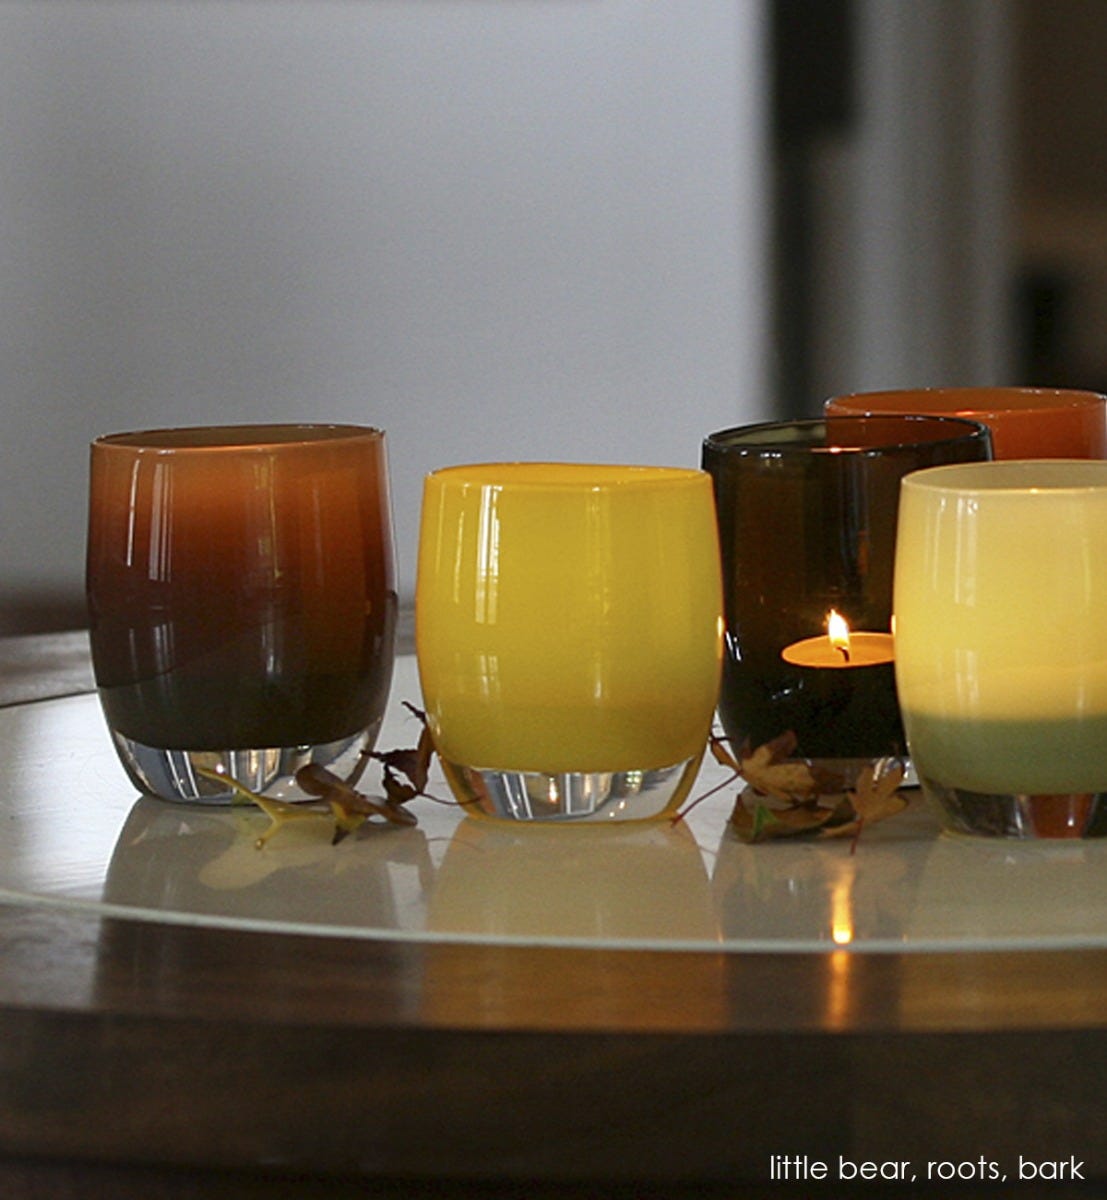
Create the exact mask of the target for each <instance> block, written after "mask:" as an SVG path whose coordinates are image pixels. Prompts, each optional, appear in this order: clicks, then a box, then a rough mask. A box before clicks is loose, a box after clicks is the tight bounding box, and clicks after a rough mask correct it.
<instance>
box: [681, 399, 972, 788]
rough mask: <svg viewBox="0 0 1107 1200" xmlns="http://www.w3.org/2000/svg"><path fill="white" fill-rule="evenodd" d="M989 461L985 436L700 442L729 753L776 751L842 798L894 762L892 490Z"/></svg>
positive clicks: (748, 437) (960, 431)
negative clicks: (707, 485)
mask: <svg viewBox="0 0 1107 1200" xmlns="http://www.w3.org/2000/svg"><path fill="white" fill-rule="evenodd" d="M991 456H992V449H991V438H990V435H989V432H988V430H987V429H986V427H984V426H983V425H980V424H978V423H975V422H971V421H966V420H961V419H957V418H942V417H914V416H892V417H841V418H826V419H821V420H809V421H788V422H775V423H765V424H758V425H747V426H742V427H739V428H735V429H727V430H723V431H720V432H718V433H713V434H711V435H710V436H709V437H708V438H707V439H706V440H705V442H704V444H703V466H704V468H705V469H706V470H707V471H708V472H710V474H711V476H712V479H713V480H714V487H715V501H716V510H717V516H718V522H719V533H720V550H721V553H722V561H723V591H724V608H725V618H726V639H725V651H724V658H723V681H722V689H721V694H720V699H719V709H718V713H719V719H720V721H721V723H722V726H723V730H724V732H725V734H726V736H727V739H728V740H729V742H730V743H731V746H732V748H733V749H734V750H735V751H736V752H739V751H745V752H752V751H754V750H756V749H757V748H758V747H761V746H766V745H768V744H769V743H774V742H776V741H777V739H781V740H782V741H784V740H789V741H791V742H793V743H794V744H793V745H792V747H791V750H792V756H793V757H796V758H802V759H804V760H806V761H808V762H809V763H812V764H814V765H816V766H818V767H819V768H821V769H822V770H823V771H825V772H826V773H827V775H828V776H831V775H832V776H834V777H835V778H837V779H840V780H844V781H845V782H846V784H847V785H849V784H851V783H852V781H853V779H854V778H855V777H856V775H857V773H858V772H859V770H861V769H862V768H863V767H865V766H868V765H872V764H874V763H877V762H879V761H880V760H883V759H889V758H900V759H904V760H906V755H907V744H906V739H905V737H904V732H903V724H902V721H901V719H900V713H899V706H898V704H897V701H896V687H895V667H894V640H893V631H892V627H891V617H892V573H893V564H894V555H895V535H896V520H897V514H898V505H899V486H900V480H901V479H902V478H903V476H904V475H906V474H907V473H908V472H910V471H914V470H917V469H919V468H921V467H925V466H937V465H940V464H943V463H949V462H971V461H980V460H985V459H989V458H991Z"/></svg>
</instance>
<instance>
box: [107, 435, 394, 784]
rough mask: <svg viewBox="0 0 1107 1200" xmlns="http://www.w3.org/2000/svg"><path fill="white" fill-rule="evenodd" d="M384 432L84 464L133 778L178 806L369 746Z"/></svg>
mask: <svg viewBox="0 0 1107 1200" xmlns="http://www.w3.org/2000/svg"><path fill="white" fill-rule="evenodd" d="M394 571H395V568H394V556H393V544H392V523H391V516H390V508H389V493H388V477H387V461H386V452H385V440H384V435H383V433H381V432H380V431H379V430H375V429H369V428H362V427H359V426H343V425H246V426H230V427H203V428H185V429H167V430H154V431H147V432H138V433H126V434H117V435H112V436H108V437H103V438H99V439H97V440H96V441H95V442H93V444H92V449H91V476H90V500H89V529H88V557H87V592H88V606H89V620H90V636H91V645H92V656H93V666H94V670H95V675H96V682H97V687H98V690H99V693H100V698H101V702H102V705H103V709H104V714H105V717H106V719H107V724H108V727H109V729H110V731H111V734H112V737H113V739H114V741H115V744H116V748H117V750H118V752H119V754H120V758H121V760H122V762H123V765H124V767H125V768H126V770H127V772H128V774H129V776H130V778H131V780H132V782H134V783H135V785H136V786H137V787H139V789H140V790H142V791H144V792H147V793H150V794H153V795H158V796H161V797H163V798H165V799H171V800H192V801H196V800H198V801H207V802H216V803H218V802H223V801H226V800H228V799H229V798H230V796H231V790H230V788H229V787H228V786H224V785H222V784H220V783H219V782H216V781H213V780H212V779H210V778H209V776H208V775H205V774H204V772H205V771H207V772H212V771H214V772H215V773H216V774H224V775H230V776H231V777H233V778H234V779H236V780H237V781H238V782H239V783H241V784H243V785H244V786H247V787H250V788H251V789H252V790H256V791H262V792H266V793H268V794H271V795H286V796H289V797H292V796H295V795H296V794H298V789H297V788H296V786H295V782H294V779H295V773H296V771H297V770H298V769H299V767H300V766H303V765H306V764H307V763H309V762H317V763H321V764H322V765H325V766H328V767H330V768H332V769H334V770H336V771H338V772H339V773H347V772H349V771H351V770H353V769H355V766H356V764H357V763H359V762H360V761H363V760H362V759H361V758H360V756H361V751H362V750H363V749H365V748H366V747H367V746H371V744H372V741H373V739H374V738H375V736H376V732H377V730H378V729H379V726H380V722H381V719H382V717H383V713H384V706H385V702H386V699H387V695H388V689H389V684H390V681H391V673H392V660H393V652H394V651H393V641H394V630H395V619H396V588H395V578H394Z"/></svg>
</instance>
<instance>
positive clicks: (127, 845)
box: [103, 797, 433, 930]
mask: <svg viewBox="0 0 1107 1200" xmlns="http://www.w3.org/2000/svg"><path fill="white" fill-rule="evenodd" d="M266 820H267V818H266V817H265V816H264V815H263V814H261V813H260V812H258V811H256V810H254V809H252V808H250V807H248V806H243V807H241V808H239V807H233V808H230V809H226V810H223V811H219V810H214V809H208V808H200V807H196V806H186V805H166V804H165V803H164V802H163V801H161V800H158V799H152V798H150V797H143V798H142V799H140V800H138V801H137V802H136V804H135V805H134V807H133V808H132V809H131V812H130V814H129V815H128V817H127V820H126V823H125V824H124V826H123V828H122V830H121V831H120V834H119V839H118V841H117V843H116V847H115V851H114V853H113V854H112V857H111V861H110V863H109V865H108V871H107V876H106V878H105V881H104V893H103V899H104V901H105V903H108V904H116V905H121V906H124V907H127V908H134V909H144V910H151V911H153V912H156V913H171V914H175V915H176V916H178V917H179V916H184V917H190V916H191V917H198V918H201V919H202V918H210V917H216V918H225V919H229V920H231V921H235V922H244V923H254V922H257V923H261V924H282V925H283V924H289V923H291V924H295V925H302V926H343V927H371V928H377V927H380V928H385V929H388V930H403V929H421V928H422V926H423V920H424V909H425V894H426V892H427V891H428V890H429V888H430V887H431V881H432V877H433V867H432V864H431V859H430V855H429V853H428V850H427V840H426V836H425V835H424V833H423V831H422V830H421V829H418V828H408V827H405V828H391V827H390V828H388V829H387V830H384V831H381V833H380V834H379V836H378V835H377V834H376V833H374V834H373V835H371V836H366V837H362V838H358V837H351V838H347V839H346V841H344V842H342V843H341V844H339V845H337V846H336V845H332V842H331V836H330V833H331V830H332V828H333V821H332V819H331V818H330V817H329V816H325V815H324V814H322V813H320V814H319V818H318V821H315V820H313V819H310V818H309V819H306V820H303V821H296V822H294V823H293V824H291V825H289V826H288V827H287V828H286V829H282V830H281V831H280V833H278V834H277V835H276V836H275V837H273V838H272V839H270V840H269V841H268V842H267V843H266V844H265V846H264V847H263V848H260V849H259V848H258V847H257V845H256V841H257V836H258V834H260V833H261V832H262V831H263V830H264V829H265V827H266Z"/></svg>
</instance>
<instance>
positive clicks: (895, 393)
mask: <svg viewBox="0 0 1107 1200" xmlns="http://www.w3.org/2000/svg"><path fill="white" fill-rule="evenodd" d="M911 396H914V397H918V398H922V399H924V400H925V401H927V402H930V403H933V404H934V405H935V408H934V409H933V410H932V411H928V412H919V411H918V410H917V409H912V408H910V407H909V406H910V404H911V401H910V400H909V399H907V397H911ZM901 397H902V398H903V402H904V405H905V407H904V409H903V410H902V412H903V414H909V413H912V412H914V413H916V414H917V415H919V416H950V417H954V416H962V417H968V418H969V419H970V420H971V419H973V418H974V417H979V418H981V419H983V418H985V417H1012V416H1015V415H1018V414H1026V415H1030V414H1031V413H1043V412H1056V410H1057V409H1059V408H1072V409H1082V408H1089V409H1090V408H1103V407H1105V406H1107V395H1105V394H1104V393H1102V392H1096V391H1093V390H1092V389H1090V388H1051V387H1003V386H999V385H996V386H983V387H921V388H883V389H880V390H879V391H872V392H845V393H842V394H841V395H837V396H830V397H829V398H828V399H827V400H826V401H825V405H826V406H828V407H830V406H834V405H847V406H848V411H847V412H843V413H841V414H840V415H842V416H847V415H856V416H864V415H871V416H895V415H897V414H899V413H900V410H898V409H896V408H895V407H893V406H894V404H895V402H896V401H897V400H898V399H900V398H901ZM866 403H879V404H881V405H882V407H880V408H878V409H866V408H865V405H866ZM946 404H948V405H949V407H948V408H947V407H945V405H946ZM830 415H836V414H835V412H834V409H833V407H830Z"/></svg>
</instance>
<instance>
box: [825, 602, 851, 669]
mask: <svg viewBox="0 0 1107 1200" xmlns="http://www.w3.org/2000/svg"><path fill="white" fill-rule="evenodd" d="M826 636H827V637H828V638H830V644H831V645H832V646H833V647H834V649H835V650H841V652H842V653H843V654H844V655H845V656H846V659H847V660H848V659H849V622H848V621H847V620H846V619H845V617H843V616H842V614H841V613H839V612H835V611H834V609H831V610H830V612H828V613H827V615H826Z"/></svg>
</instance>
